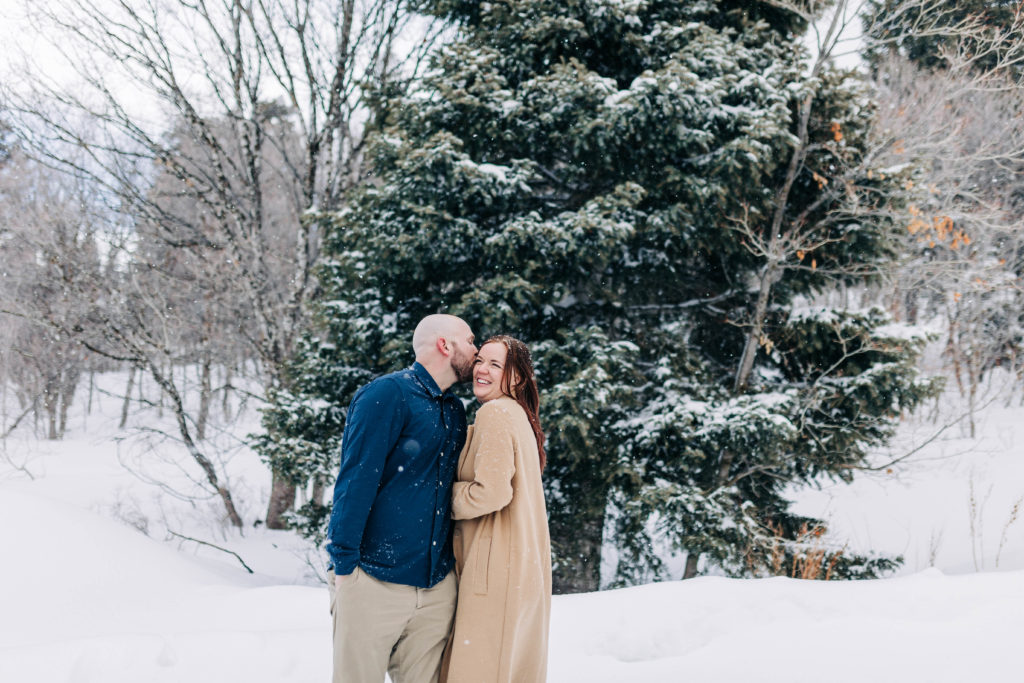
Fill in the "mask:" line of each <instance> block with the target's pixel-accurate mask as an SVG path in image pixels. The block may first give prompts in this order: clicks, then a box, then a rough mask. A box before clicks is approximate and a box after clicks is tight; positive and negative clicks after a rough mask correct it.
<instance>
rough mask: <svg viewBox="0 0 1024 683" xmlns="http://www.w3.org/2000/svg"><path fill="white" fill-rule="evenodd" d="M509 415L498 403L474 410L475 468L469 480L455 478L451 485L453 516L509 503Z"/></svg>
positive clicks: (472, 514)
mask: <svg viewBox="0 0 1024 683" xmlns="http://www.w3.org/2000/svg"><path fill="white" fill-rule="evenodd" d="M510 418H511V416H510V415H509V413H508V412H507V411H506V409H505V408H504V407H503V406H502V405H501V404H500V403H498V402H491V403H485V404H484V405H483V406H481V407H480V410H479V411H477V415H476V423H475V425H476V426H475V427H474V428H473V441H474V442H475V443H474V445H475V446H476V448H477V454H476V460H475V465H476V467H475V471H474V472H473V480H472V481H456V482H455V484H454V486H453V489H452V517H453V518H455V519H473V518H475V517H480V516H482V515H486V514H490V513H492V512H496V511H497V510H501V509H502V508H504V507H505V506H506V505H508V504H509V503H510V502H512V476H513V475H514V474H515V471H516V468H515V448H516V444H515V436H514V434H513V429H512V423H511V419H510Z"/></svg>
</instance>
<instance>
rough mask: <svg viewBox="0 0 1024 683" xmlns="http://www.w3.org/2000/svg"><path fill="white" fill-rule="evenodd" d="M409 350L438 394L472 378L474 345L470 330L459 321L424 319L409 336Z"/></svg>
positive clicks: (445, 317)
mask: <svg viewBox="0 0 1024 683" xmlns="http://www.w3.org/2000/svg"><path fill="white" fill-rule="evenodd" d="M412 348H413V351H415V352H416V362H418V363H419V364H420V365H422V366H423V367H424V368H426V370H427V372H429V373H430V376H431V377H433V378H434V381H436V382H437V386H439V387H440V388H441V391H444V390H445V389H447V388H448V387H450V386H451V385H452V384H454V383H455V382H468V381H469V380H470V379H472V377H473V361H474V359H475V358H476V344H475V343H474V339H473V330H472V329H470V327H469V325H468V324H466V321H465V320H463V319H462V318H457V317H455V316H454V315H445V314H443V313H435V314H434V315H428V316H427V317H426V318H424V319H423V320H421V321H420V324H419V325H417V326H416V330H415V331H414V332H413V333H412Z"/></svg>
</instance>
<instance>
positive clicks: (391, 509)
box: [327, 314, 477, 683]
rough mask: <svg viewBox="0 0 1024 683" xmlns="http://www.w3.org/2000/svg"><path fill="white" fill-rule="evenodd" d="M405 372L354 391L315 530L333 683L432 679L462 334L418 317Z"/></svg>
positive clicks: (459, 423) (443, 590)
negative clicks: (324, 556)
mask: <svg viewBox="0 0 1024 683" xmlns="http://www.w3.org/2000/svg"><path fill="white" fill-rule="evenodd" d="M412 345H413V351H414V352H415V354H416V362H415V363H414V364H413V365H412V367H410V368H407V369H405V370H401V371H399V372H394V373H391V374H390V375H384V376H383V377H378V378H377V379H375V380H373V381H372V382H370V383H369V384H367V385H366V386H364V387H362V388H361V389H360V390H359V391H358V392H356V395H355V397H354V398H353V399H352V403H351V404H350V405H349V409H348V414H347V415H346V422H345V433H344V435H343V436H342V443H341V470H340V472H339V473H338V480H337V483H336V484H335V486H334V506H333V508H332V510H331V521H330V524H329V526H328V534H327V540H328V543H327V553H328V555H329V556H330V569H329V570H328V585H329V588H331V589H332V590H331V614H332V616H333V620H334V622H333V623H334V678H333V681H334V683H380V682H381V681H383V680H384V673H385V671H386V672H387V673H388V674H390V676H391V680H392V681H393V683H429V682H433V681H437V680H438V676H439V674H440V666H441V655H442V653H443V651H444V647H445V643H446V642H447V640H448V635H449V633H450V632H451V627H452V620H453V617H454V614H455V595H456V588H455V577H454V574H453V571H452V569H453V566H454V558H453V556H452V520H451V490H452V482H453V481H454V479H455V469H456V465H457V464H458V459H459V453H460V452H461V450H462V446H463V444H464V443H465V441H466V411H465V408H464V407H463V405H462V401H460V400H459V399H458V398H457V397H456V396H455V395H454V394H453V393H452V392H451V391H450V388H451V387H452V385H454V384H456V383H458V382H468V381H469V380H470V379H471V377H472V372H473V361H474V359H475V357H476V351H477V348H476V345H475V344H474V337H473V331H472V330H471V329H470V327H469V325H467V324H466V322H465V321H463V320H462V319H460V318H457V317H455V316H452V315H442V314H438V315H429V316H427V317H426V318H424V319H423V320H421V321H420V323H419V324H418V325H417V326H416V330H415V331H414V332H413V336H412Z"/></svg>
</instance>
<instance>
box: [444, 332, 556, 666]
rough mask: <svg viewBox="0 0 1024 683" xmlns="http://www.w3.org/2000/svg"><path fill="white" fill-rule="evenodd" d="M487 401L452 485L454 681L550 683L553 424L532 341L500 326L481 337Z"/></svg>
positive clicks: (479, 373)
mask: <svg viewBox="0 0 1024 683" xmlns="http://www.w3.org/2000/svg"><path fill="white" fill-rule="evenodd" d="M473 394H474V395H475V396H476V398H477V400H479V401H480V403H481V404H482V405H481V406H480V409H479V410H478V411H477V414H476V422H475V423H474V424H473V426H471V427H470V428H469V430H470V431H469V434H468V436H467V437H466V445H465V447H464V448H463V450H462V455H461V456H460V457H459V469H458V476H457V479H456V482H455V488H454V491H453V493H452V516H453V517H454V518H455V519H456V520H457V521H456V523H455V540H454V550H455V572H456V575H457V576H458V577H459V598H458V607H457V609H456V611H455V629H454V631H453V634H452V639H451V641H450V642H449V645H448V651H447V652H446V653H445V667H444V668H445V670H446V671H447V678H446V679H445V680H447V682H448V683H503V682H506V681H508V682H511V681H515V682H516V683H542V682H543V681H544V680H545V679H546V677H547V659H548V620H549V617H550V614H551V541H550V539H549V537H548V521H547V510H546V508H545V506H544V491H543V489H542V487H541V470H543V469H544V457H545V456H544V433H543V432H542V431H541V428H540V421H539V420H538V418H537V408H538V404H539V402H540V401H539V398H538V395H537V382H536V380H535V379H534V377H533V363H532V362H531V360H530V351H529V349H527V348H526V345H525V344H523V342H521V341H519V340H518V339H515V338H513V337H509V336H505V335H501V336H497V337H492V338H491V339H488V340H487V341H486V342H484V344H483V346H481V347H480V353H479V354H478V355H477V359H476V363H475V365H474V368H473Z"/></svg>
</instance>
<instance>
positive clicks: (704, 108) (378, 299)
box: [264, 0, 930, 592]
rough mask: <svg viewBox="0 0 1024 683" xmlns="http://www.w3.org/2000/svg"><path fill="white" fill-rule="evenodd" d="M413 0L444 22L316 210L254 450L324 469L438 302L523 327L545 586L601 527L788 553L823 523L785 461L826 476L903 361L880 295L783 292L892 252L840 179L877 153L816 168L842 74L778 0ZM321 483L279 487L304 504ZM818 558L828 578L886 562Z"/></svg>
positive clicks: (593, 541) (857, 129) (568, 573)
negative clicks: (313, 299) (827, 66)
mask: <svg viewBox="0 0 1024 683" xmlns="http://www.w3.org/2000/svg"><path fill="white" fill-rule="evenodd" d="M424 5H425V7H426V8H427V9H428V10H430V11H432V12H434V13H436V14H439V15H442V16H445V17H447V18H448V19H450V20H451V21H453V22H454V23H455V24H456V25H457V26H458V28H459V34H458V38H457V39H456V40H455V41H454V42H453V43H451V44H450V45H448V46H446V47H444V48H443V49H441V50H440V51H439V52H438V54H437V55H436V62H435V69H434V70H433V72H432V75H431V76H430V77H429V78H427V79H425V80H424V82H423V83H422V84H421V86H420V87H419V88H418V89H416V90H415V91H414V92H411V93H409V94H406V95H404V96H396V97H395V98H394V99H393V100H392V101H391V103H390V105H389V107H388V111H389V112H390V118H389V119H388V120H387V121H385V122H383V125H382V130H381V134H380V135H379V136H377V138H376V141H375V144H374V147H373V149H372V155H373V168H374V169H375V171H376V174H377V177H378V178H377V179H378V182H375V183H372V184H368V185H367V186H366V187H365V188H364V189H363V190H362V192H361V194H360V195H359V196H358V197H357V198H356V199H355V201H353V203H352V204H351V206H350V207H349V208H347V209H346V210H345V211H343V212H341V213H339V214H337V215H334V216H331V217H329V219H328V220H327V222H326V228H327V229H326V242H325V249H326V251H327V253H328V254H329V256H328V258H327V260H326V265H325V267H324V269H323V271H322V272H321V281H322V283H323V288H324V296H323V301H322V309H321V310H322V316H321V322H322V324H323V329H322V332H321V333H320V334H319V335H318V336H316V337H311V338H310V339H309V340H308V341H307V343H306V345H305V346H304V347H303V350H302V353H301V354H300V355H299V357H298V358H297V360H296V365H295V369H294V371H295V377H296V386H299V387H301V388H302V391H301V392H299V393H295V394H288V395H281V396H279V397H278V399H279V402H278V404H277V407H276V408H275V409H274V410H271V411H268V413H267V418H266V421H265V424H266V426H267V428H268V435H267V437H266V438H265V440H264V449H265V450H266V451H267V452H273V453H274V454H275V457H278V458H280V459H284V460H287V461H289V462H291V463H293V464H294V465H293V466H294V468H295V470H296V471H300V470H301V471H304V472H315V473H317V475H318V476H319V477H321V479H322V480H323V481H329V480H331V479H333V477H334V471H335V469H336V460H335V458H336V449H337V439H338V438H339V436H340V434H341V427H342V425H343V422H344V409H345V406H346V405H347V403H348V400H349V399H350V398H351V396H352V393H353V392H354V391H355V389H356V388H358V386H360V385H361V384H363V383H365V382H366V381H368V380H369V379H370V378H372V377H373V376H375V375H377V374H379V373H381V372H385V371H388V370H393V369H395V368H397V367H400V366H402V365H406V364H408V363H409V362H410V358H411V354H410V352H409V350H408V344H409V339H410V337H411V332H412V329H413V326H414V325H415V324H416V322H417V321H418V320H419V319H420V317H421V316H423V315H425V314H427V313H431V312H436V311H442V310H443V311H446V312H450V313H454V314H458V315H461V316H463V317H464V318H465V319H466V320H467V321H468V322H470V324H471V325H472V326H473V328H474V330H475V331H476V332H477V334H478V336H480V337H485V336H487V335H489V334H492V333H497V332H509V333H512V334H515V335H517V336H519V337H521V338H523V339H524V340H525V341H527V342H528V343H529V344H530V345H531V347H532V349H533V352H534V355H535V363H536V366H537V378H538V382H539V383H540V385H541V398H542V408H541V417H542V422H543V424H544V426H545V428H546V432H547V435H548V438H549V442H548V453H549V459H548V463H549V464H548V468H547V470H546V472H545V481H546V487H547V490H546V492H547V496H548V509H549V514H550V523H551V531H552V541H553V548H554V555H555V557H554V560H555V574H556V579H555V580H556V590H557V591H562V592H565V591H580V590H594V589H596V588H597V587H598V584H599V580H600V564H601V558H602V549H603V547H605V546H606V545H608V544H610V545H611V546H612V547H613V549H614V550H615V551H616V552H617V554H618V556H619V559H620V561H619V563H618V576H617V578H618V580H619V581H620V582H635V581H640V580H644V579H646V578H649V577H651V576H657V575H659V574H662V573H663V567H662V566H661V561H660V559H659V555H658V553H657V552H655V551H654V550H653V548H654V547H655V546H654V545H653V543H654V542H655V541H656V540H659V539H660V542H661V544H662V545H663V546H664V545H667V546H669V547H671V548H672V549H675V550H680V551H685V552H687V553H689V554H690V557H691V558H692V559H693V565H694V569H696V558H698V557H701V556H703V557H705V558H706V559H707V560H708V561H710V562H713V563H714V564H716V565H718V566H720V567H722V568H723V569H724V570H725V571H727V572H729V573H732V574H737V575H758V574H764V573H772V572H773V571H774V572H776V573H777V572H779V571H783V569H782V567H783V565H785V568H786V570H788V568H789V567H790V566H791V565H792V563H793V562H794V561H796V560H798V559H799V558H801V557H805V556H806V554H807V552H808V548H809V546H810V545H813V543H810V542H809V541H808V539H815V538H818V534H820V533H821V530H822V529H823V524H822V523H821V522H819V521H817V520H808V519H804V518H801V517H799V516H797V515H794V514H793V513H791V512H790V511H789V509H788V508H789V501H788V500H787V499H786V498H785V495H784V492H785V488H786V487H787V486H788V485H790V484H792V483H794V482H807V481H813V480H814V479H816V478H818V477H822V476H832V477H843V478H848V477H849V476H850V473H851V472H852V471H853V470H852V468H854V467H856V466H857V465H859V464H861V463H863V461H864V458H865V455H866V451H867V449H869V448H870V447H871V446H873V445H876V444H878V443H880V442H882V441H883V440H884V439H885V438H886V437H887V435H888V434H889V432H890V431H891V428H892V424H893V420H894V419H895V416H896V414H897V413H898V412H899V411H900V410H902V409H904V408H909V407H912V406H913V405H914V404H915V403H916V402H917V401H918V400H919V399H920V398H921V397H922V396H924V395H925V394H926V393H927V392H928V391H929V388H930V387H929V385H928V383H926V382H922V381H919V380H918V379H917V378H916V376H915V371H914V369H913V360H914V358H915V355H916V352H917V350H918V348H919V345H920V343H921V340H920V339H916V338H913V337H912V336H909V335H905V334H897V333H895V332H894V331H893V329H892V328H886V326H887V324H888V322H889V321H888V319H887V318H886V316H885V315H884V314H883V313H882V312H880V311H868V312H852V311H843V310H820V311H818V310H814V309H811V308H810V307H809V306H806V305H805V306H803V307H802V311H797V310H795V309H794V302H800V301H806V300H808V297H810V296H812V295H813V294H814V293H816V292H821V291H824V290H827V289H828V288H830V287H832V286H833V285H834V284H835V283H836V282H838V281H846V282H858V281H861V280H862V279H863V278H864V277H865V275H864V273H865V272H867V271H868V270H870V269H871V268H875V267H877V265H878V264H880V263H884V262H885V261H886V260H887V259H889V258H891V256H892V252H891V240H890V239H889V237H890V231H891V229H892V226H891V225H890V224H889V223H888V221H887V220H886V219H885V218H884V215H883V213H881V212H872V211H861V212H860V213H857V212H854V211H853V210H852V208H851V207H852V206H855V205H857V206H861V207H864V206H872V207H874V206H877V205H878V204H879V203H882V202H884V201H886V199H885V198H886V197H887V196H888V193H889V190H890V189H891V188H892V187H895V183H896V182H898V179H894V178H884V177H880V176H875V177H874V178H873V179H869V178H863V179H861V180H862V181H863V182H862V183H860V184H854V183H847V182H846V180H843V181H842V182H840V180H839V179H840V177H841V176H842V173H843V172H845V170H846V166H849V165H850V164H855V162H856V161H857V159H858V155H859V154H860V149H859V147H858V145H862V144H864V130H865V129H866V127H867V125H868V122H869V120H870V115H871V112H870V107H869V106H868V105H867V104H866V101H865V97H864V95H863V93H861V92H859V91H858V90H857V89H856V88H855V87H852V86H851V84H850V79H849V78H848V77H847V76H845V75H843V74H838V73H834V72H827V73H824V74H822V75H819V76H814V77H810V76H808V75H807V74H806V68H805V63H804V57H805V55H804V53H803V50H802V49H801V47H800V37H799V36H800V34H801V32H802V31H803V30H804V28H805V26H804V25H803V20H802V19H800V18H799V17H797V16H796V15H794V14H790V13H786V12H785V11H782V10H779V9H775V8H773V7H772V6H770V5H769V4H760V3H745V2H744V3H741V2H730V1H722V2H713V1H710V0H706V1H702V2H658V1H653V0H633V1H628V2H622V1H620V0H616V1H612V0H586V1H583V0H561V1H559V2H556V1H553V0H520V1H517V2H489V3H480V2H468V1H459V0H448V1H441V2H429V3H424ZM808 97H811V98H812V99H813V100H814V102H815V105H816V106H815V108H814V112H815V114H814V116H812V117H810V121H809V126H810V131H811V132H810V135H811V142H812V145H813V148H814V151H812V152H810V153H809V154H808V155H807V158H806V160H805V162H804V165H803V166H802V170H801V173H800V175H799V176H798V177H797V182H795V183H794V184H793V187H792V191H791V192H790V194H789V195H788V198H787V199H786V203H785V206H784V207H783V208H784V209H785V217H786V220H787V221H790V222H792V221H801V222H802V223H801V225H802V224H804V223H806V224H808V225H810V226H812V227H814V226H820V229H818V231H817V232H816V233H813V237H814V239H813V240H812V242H813V244H814V245H815V246H814V252H813V254H807V253H803V252H801V253H800V254H796V253H793V254H790V255H789V259H790V265H791V267H789V268H787V269H784V270H782V271H780V272H781V274H780V276H779V279H778V281H777V282H775V283H774V289H773V290H772V300H771V304H772V305H771V307H770V308H769V309H768V311H767V318H766V320H765V325H764V328H763V334H762V338H763V340H764V341H763V343H762V346H761V348H760V350H759V352H758V353H757V355H756V358H755V365H754V371H753V372H752V373H751V374H750V376H749V378H748V379H747V380H746V381H745V382H743V383H742V386H739V387H737V385H736V383H735V377H736V370H737V364H738V362H739V358H740V355H741V351H742V349H743V346H744V338H745V334H744V330H745V328H744V325H745V321H746V320H748V319H749V318H750V316H751V314H752V311H753V308H754V304H755V301H756V299H757V295H758V292H757V291H756V289H754V290H753V291H752V290H751V287H750V284H751V282H753V281H754V280H755V279H756V278H755V276H756V274H757V273H758V272H760V271H761V270H762V269H763V267H764V264H763V263H762V261H761V259H760V258H759V257H758V255H757V254H756V253H755V252H754V251H753V250H751V249H749V248H748V247H749V244H746V243H745V242H744V239H743V237H742V233H741V232H740V231H738V230H737V229H736V226H737V225H738V224H739V223H741V222H743V223H745V224H746V225H748V226H749V225H754V226H757V225H762V226H763V225H767V224H768V217H770V216H771V215H772V214H773V211H774V209H775V207H776V205H777V202H778V197H779V192H778V188H779V186H780V184H781V183H783V180H784V177H785V175H786V170H787V165H788V164H789V161H790V159H791V157H792V156H793V149H794V145H796V144H797V139H796V135H795V131H796V130H797V127H798V121H797V120H796V119H797V116H796V113H797V110H798V103H799V102H800V101H802V100H803V99H805V98H808ZM839 130H842V131H843V134H842V135H840V134H838V131H839ZM843 177H844V178H845V176H843ZM830 179H835V180H836V183H835V185H837V186H838V187H839V188H842V189H841V190H836V188H835V186H833V187H831V188H830V187H829V186H828V183H829V182H830ZM755 229H756V228H755ZM805 259H806V262H805V261H804V260H805ZM812 261H813V265H812V263H811V262H812ZM869 266H870V268H869ZM887 331H888V333H886V332H887ZM325 509H326V508H324V507H323V506H317V505H316V503H315V502H314V506H312V507H309V508H307V509H306V510H305V511H304V512H305V513H307V516H306V517H305V519H304V520H301V521H302V523H303V524H304V525H305V527H306V528H307V530H310V531H313V530H316V529H317V528H319V525H320V524H321V520H318V519H317V518H316V515H317V514H320V515H322V514H323V513H324V512H325ZM826 564H827V565H828V566H829V567H830V568H831V575H832V576H837V577H838V576H848V577H849V576H870V575H873V573H875V572H877V571H878V570H880V569H884V568H886V567H888V566H891V565H892V562H891V561H890V560H887V559H884V558H881V559H879V558H876V559H870V560H869V559H868V558H860V557H846V556H844V555H843V554H842V553H830V554H829V555H828V560H827V563H826Z"/></svg>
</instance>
